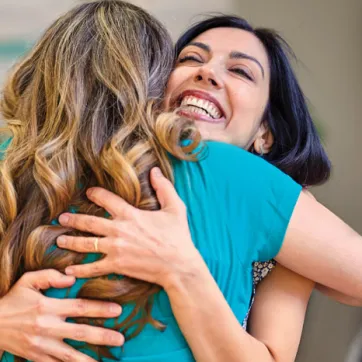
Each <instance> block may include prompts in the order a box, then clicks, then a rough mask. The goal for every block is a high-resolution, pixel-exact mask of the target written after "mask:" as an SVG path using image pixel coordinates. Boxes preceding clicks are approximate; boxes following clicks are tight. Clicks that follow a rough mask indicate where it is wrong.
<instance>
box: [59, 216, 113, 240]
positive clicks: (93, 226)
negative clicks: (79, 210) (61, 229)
mask: <svg viewBox="0 0 362 362" xmlns="http://www.w3.org/2000/svg"><path fill="white" fill-rule="evenodd" d="M59 222H60V224H61V225H63V226H67V227H71V228H73V229H77V230H80V231H86V232H88V233H91V234H95V235H102V236H119V234H120V230H119V227H118V224H117V222H115V221H114V220H108V219H105V218H103V217H98V216H90V215H82V214H70V213H65V214H62V215H60V217H59Z"/></svg>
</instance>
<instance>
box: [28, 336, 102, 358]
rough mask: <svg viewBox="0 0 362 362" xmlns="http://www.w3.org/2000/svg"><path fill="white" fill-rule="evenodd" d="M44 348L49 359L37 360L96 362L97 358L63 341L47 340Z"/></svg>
mask: <svg viewBox="0 0 362 362" xmlns="http://www.w3.org/2000/svg"><path fill="white" fill-rule="evenodd" d="M43 350H44V352H45V353H47V354H48V355H49V359H48V360H46V359H41V360H36V361H35V362H43V361H47V362H48V361H49V362H53V361H57V362H58V361H62V362H96V360H95V359H93V358H91V357H89V356H87V355H85V354H83V353H81V352H79V351H77V350H75V349H74V348H73V347H71V346H69V345H67V344H66V343H64V342H63V341H55V340H47V341H46V343H44V345H43Z"/></svg>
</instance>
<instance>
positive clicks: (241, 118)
mask: <svg viewBox="0 0 362 362" xmlns="http://www.w3.org/2000/svg"><path fill="white" fill-rule="evenodd" d="M229 97H230V103H231V106H232V116H231V119H230V122H229V124H228V126H227V131H228V133H229V134H230V137H231V138H232V143H233V144H236V145H238V146H240V147H242V148H248V147H249V146H250V144H251V143H252V142H253V140H254V137H255V133H256V131H257V130H258V128H259V125H260V121H261V118H262V115H263V111H264V103H265V100H264V99H261V95H260V94H258V93H257V92H253V91H252V90H250V89H248V88H247V87H239V88H237V90H235V89H234V90H232V91H231V92H230V93H229Z"/></svg>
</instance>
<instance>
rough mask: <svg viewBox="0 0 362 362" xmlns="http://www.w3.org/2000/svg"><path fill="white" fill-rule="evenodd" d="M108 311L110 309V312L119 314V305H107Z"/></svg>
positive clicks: (120, 309) (120, 310)
mask: <svg viewBox="0 0 362 362" xmlns="http://www.w3.org/2000/svg"><path fill="white" fill-rule="evenodd" d="M109 311H110V312H111V313H112V314H115V315H119V314H121V312H122V308H121V306H119V305H117V304H112V305H111V306H110V307H109Z"/></svg>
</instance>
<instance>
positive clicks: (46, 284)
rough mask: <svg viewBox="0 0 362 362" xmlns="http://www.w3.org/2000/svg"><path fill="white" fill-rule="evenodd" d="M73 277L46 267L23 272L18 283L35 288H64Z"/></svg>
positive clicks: (72, 280)
mask: <svg viewBox="0 0 362 362" xmlns="http://www.w3.org/2000/svg"><path fill="white" fill-rule="evenodd" d="M74 282H75V278H74V277H72V276H69V275H64V274H62V273H60V272H58V271H57V270H53V269H46V270H39V271H35V272H28V273H25V274H24V275H23V276H22V277H21V278H20V279H19V282H18V283H19V284H20V285H23V286H25V287H28V288H32V289H36V290H45V289H48V288H50V287H53V288H66V287H70V286H72V285H73V284H74Z"/></svg>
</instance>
